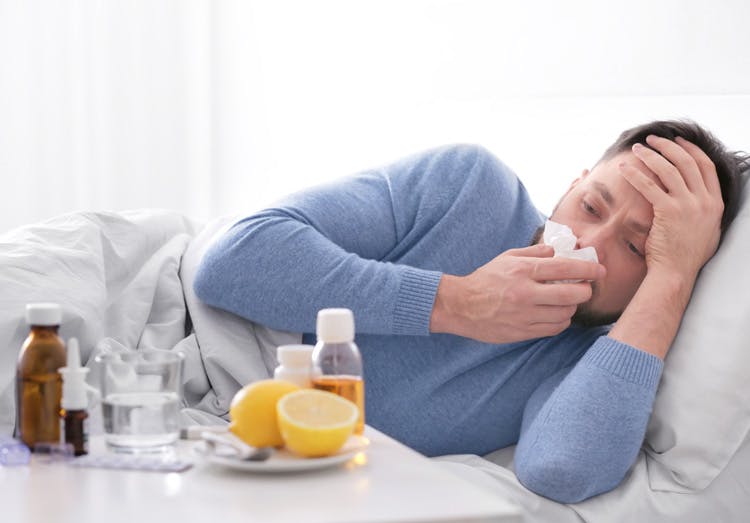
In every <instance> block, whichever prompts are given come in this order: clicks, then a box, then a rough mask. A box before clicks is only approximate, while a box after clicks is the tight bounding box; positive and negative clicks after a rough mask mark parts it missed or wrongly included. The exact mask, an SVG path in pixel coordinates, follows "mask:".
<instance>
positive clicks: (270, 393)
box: [229, 379, 299, 447]
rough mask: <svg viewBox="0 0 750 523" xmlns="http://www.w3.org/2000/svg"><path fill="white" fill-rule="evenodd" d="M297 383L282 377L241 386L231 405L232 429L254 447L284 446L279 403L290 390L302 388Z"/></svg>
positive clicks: (230, 425) (230, 428)
mask: <svg viewBox="0 0 750 523" xmlns="http://www.w3.org/2000/svg"><path fill="white" fill-rule="evenodd" d="M298 389H299V387H298V386H297V385H295V384H294V383H290V382H288V381H282V380H272V379H267V380H260V381H256V382H254V383H251V384H249V385H246V386H244V387H243V388H241V389H240V390H239V391H238V392H237V394H235V395H234V398H232V403H231V405H230V406H229V418H230V420H231V423H230V424H229V430H230V431H231V432H232V433H233V434H234V435H235V436H237V437H238V438H240V439H241V440H242V441H244V442H245V443H247V444H248V445H252V446H253V447H281V446H282V445H283V444H284V440H283V439H282V438H281V433H280V432H279V424H278V421H277V416H276V403H277V402H278V401H279V398H281V397H282V396H284V395H285V394H287V393H289V392H293V391H295V390H298Z"/></svg>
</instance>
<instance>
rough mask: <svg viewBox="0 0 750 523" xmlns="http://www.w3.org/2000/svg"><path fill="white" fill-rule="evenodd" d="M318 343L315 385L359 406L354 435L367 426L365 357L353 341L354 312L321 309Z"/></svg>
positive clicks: (314, 386) (317, 328) (313, 357)
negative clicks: (364, 378)
mask: <svg viewBox="0 0 750 523" xmlns="http://www.w3.org/2000/svg"><path fill="white" fill-rule="evenodd" d="M316 330H317V335H318V343H317V344H316V345H315V350H313V355H312V359H313V376H312V386H313V388H315V389H320V390H325V391H328V392H333V393H334V394H338V395H339V396H342V397H344V398H346V399H348V400H350V401H352V402H353V403H355V404H356V405H357V407H359V419H358V420H357V425H356V426H355V428H354V433H355V434H362V433H363V432H364V429H365V382H364V380H363V378H362V356H361V355H360V353H359V349H358V348H357V345H356V344H355V343H354V314H353V313H352V311H351V310H349V309H322V310H320V311H318V321H317V326H316Z"/></svg>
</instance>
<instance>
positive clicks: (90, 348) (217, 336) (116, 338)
mask: <svg viewBox="0 0 750 523" xmlns="http://www.w3.org/2000/svg"><path fill="white" fill-rule="evenodd" d="M230 222H231V219H230V218H224V219H219V220H216V221H215V222H212V223H210V224H208V225H207V226H205V227H202V228H200V230H201V233H200V234H198V235H197V236H196V231H197V230H198V229H199V228H198V227H197V226H196V224H194V223H192V222H190V221H189V220H187V219H186V218H184V217H183V216H181V215H179V214H176V213H172V212H166V211H132V212H121V213H74V214H69V215H65V216H61V217H58V218H55V219H52V220H49V221H46V222H43V223H41V224H36V225H33V226H28V227H23V228H20V229H16V230H14V231H11V232H9V233H7V234H5V235H3V236H2V237H0V289H2V297H0V347H2V350H0V434H10V433H11V432H12V428H13V423H14V420H15V389H14V383H15V364H16V359H17V356H18V352H19V350H20V348H21V344H22V342H23V339H24V338H25V337H26V335H27V332H28V327H27V326H26V324H25V321H24V307H25V304H26V303H28V302H34V301H56V302H59V303H61V304H62V306H63V324H62V327H61V330H60V333H61V336H62V337H63V338H64V339H66V340H67V339H68V338H69V337H72V336H75V337H77V338H78V339H79V340H80V342H81V353H82V358H83V360H84V361H86V362H87V366H89V367H91V368H92V372H91V373H90V374H89V381H90V382H91V383H92V384H93V385H97V383H96V382H97V379H98V372H97V371H98V369H96V366H95V363H94V358H93V356H94V354H95V352H96V350H138V349H141V348H144V347H152V348H161V349H170V350H180V351H182V352H183V353H184V354H185V356H186V359H185V376H184V383H185V387H184V393H185V407H186V408H185V409H183V414H184V417H185V418H189V420H192V421H193V422H198V423H216V422H219V421H220V420H219V417H224V418H226V415H227V412H228V410H229V403H230V401H231V399H232V397H233V396H234V394H235V392H236V391H237V390H238V389H239V388H240V387H241V386H243V385H244V384H246V383H249V382H251V381H254V380H257V379H260V378H265V377H268V376H269V375H270V372H271V370H272V369H273V367H274V366H275V365H276V360H275V349H276V346H277V345H280V344H283V343H294V342H299V340H300V336H299V335H296V334H290V333H282V332H277V331H272V330H270V329H266V328H265V327H261V326H256V325H254V324H253V323H251V322H249V321H246V320H243V319H241V318H239V317H237V316H234V315H232V314H228V313H224V312H221V311H217V310H214V309H211V308H209V307H206V306H205V305H203V304H201V303H199V302H198V301H197V299H196V298H195V295H194V294H193V291H192V279H193V275H194V274H195V269H196V266H197V264H198V262H199V261H200V258H201V256H202V253H203V250H204V249H205V246H206V245H207V243H208V242H209V241H210V240H211V238H212V237H213V235H214V234H215V233H217V231H219V230H220V229H221V228H222V227H224V226H227V225H229V223H230ZM191 325H192V328H191ZM93 418H94V419H93V421H95V419H96V417H95V416H93ZM189 420H188V419H185V420H184V422H185V423H188V422H189ZM96 429H97V427H96V424H95V423H94V426H93V427H92V430H93V431H94V432H95V431H96Z"/></svg>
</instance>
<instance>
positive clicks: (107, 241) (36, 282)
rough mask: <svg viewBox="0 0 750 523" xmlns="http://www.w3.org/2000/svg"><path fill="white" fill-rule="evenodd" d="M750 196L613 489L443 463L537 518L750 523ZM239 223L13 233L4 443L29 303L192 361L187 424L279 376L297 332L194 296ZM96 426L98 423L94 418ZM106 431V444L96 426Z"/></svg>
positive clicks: (119, 217)
mask: <svg viewBox="0 0 750 523" xmlns="http://www.w3.org/2000/svg"><path fill="white" fill-rule="evenodd" d="M749 190H750V185H747V184H745V185H744V187H743V205H742V208H741V211H740V215H739V216H738V218H737V220H736V222H735V223H734V224H733V225H732V227H731V228H730V230H729V232H728V233H727V236H726V237H725V239H724V241H723V243H722V246H721V249H720V251H719V253H718V254H717V255H716V256H715V257H714V258H713V259H712V260H711V261H710V262H709V264H708V265H707V266H706V267H705V268H704V270H703V271H702V273H701V276H700V278H699V281H698V282H697V285H696V288H695V291H694V294H693V299H692V301H691V303H690V306H689V308H688V311H687V313H686V315H685V318H684V319H683V322H682V325H681V328H680V331H679V334H678V337H677V339H676V340H675V343H674V346H673V349H672V351H671V352H670V354H669V356H668V359H667V361H666V365H665V371H664V376H663V379H662V383H661V385H660V388H659V391H658V393H657V398H656V403H655V406H654V412H653V415H652V418H651V422H650V424H649V428H648V431H647V435H646V439H645V441H644V445H643V448H642V450H641V452H640V454H639V456H638V459H637V461H636V463H635V464H634V465H633V467H632V468H631V470H630V471H629V473H628V475H627V477H626V478H625V480H624V481H623V483H622V484H621V485H620V486H619V487H618V488H616V489H615V490H613V491H612V492H609V493H606V494H603V495H600V496H597V497H595V498H592V499H589V500H587V501H585V502H582V503H578V504H574V505H562V504H558V503H555V502H553V501H550V500H548V499H545V498H542V497H540V496H537V495H536V494H534V493H532V492H530V491H528V490H526V489H525V488H524V487H522V486H521V485H520V484H519V483H518V481H517V480H516V478H515V475H514V473H513V451H514V449H513V447H509V448H505V449H501V450H498V451H496V452H493V453H492V454H490V455H487V456H483V457H480V456H471V455H456V456H442V457H439V458H434V460H435V461H436V462H438V463H440V464H441V466H442V467H445V468H446V469H448V470H451V471H452V472H454V473H455V474H458V475H460V476H462V477H464V478H466V479H467V480H469V481H472V482H474V483H476V484H477V485H480V486H481V487H482V488H486V489H488V490H489V491H491V492H493V493H494V494H496V495H498V496H502V497H505V498H511V499H513V500H515V501H516V502H517V503H518V504H519V505H520V506H521V507H522V509H523V512H524V514H525V516H526V519H527V520H530V521H555V522H567V521H571V522H573V521H575V522H580V521H585V522H598V521H607V522H616V521H657V520H658V521H675V522H677V521H679V522H692V521H695V522H698V521H701V522H703V521H707V520H712V521H722V522H723V521H726V522H733V521H745V520H747V514H748V513H750V350H749V349H750V343H748V342H747V340H746V338H745V336H744V330H745V328H746V325H747V323H748V320H749V319H750V271H747V270H746V269H745V266H746V264H747V262H746V260H747V259H748V258H750V245H748V243H747V241H746V239H747V238H750V204H748V203H746V200H747V197H748V191H749ZM234 219H235V217H232V216H224V217H220V218H217V219H215V220H213V221H211V222H209V223H205V224H198V223H195V222H193V221H191V220H190V219H188V218H187V217H185V216H182V215H180V214H177V213H174V212H169V211H161V210H134V211H128V212H78V213H72V214H67V215H64V216H59V217H56V218H54V219H51V220H48V221H45V222H42V223H37V224H33V225H29V226H25V227H21V228H18V229H15V230H13V231H10V232H8V233H5V234H4V235H2V236H0V288H2V289H3V295H2V297H1V298H0V434H10V433H11V432H12V428H13V424H14V417H15V406H14V378H15V375H14V369H15V360H16V357H17V354H18V350H19V349H20V346H21V343H22V341H23V338H24V337H25V335H26V332H27V327H26V325H25V323H24V319H23V316H24V305H25V303H27V302H33V301H57V302H60V303H62V304H63V309H64V312H63V325H62V327H61V335H62V336H63V338H66V339H67V338H69V337H71V336H76V337H78V338H79V340H80V342H81V351H82V358H83V360H84V361H86V362H87V365H88V366H89V367H91V368H92V372H91V373H90V378H89V379H90V381H91V382H92V383H96V380H97V369H96V365H95V363H94V361H93V357H92V356H93V354H94V353H95V352H96V351H122V350H134V349H140V348H145V347H158V348H168V349H171V350H180V351H182V352H183V353H184V354H185V356H186V359H185V378H184V395H185V402H186V406H185V408H184V409H183V410H182V417H183V422H184V423H215V422H218V421H220V418H221V417H222V416H224V415H225V414H226V412H227V411H228V407H229V402H230V401H231V399H232V397H233V395H234V393H235V392H236V391H237V390H238V389H239V388H240V387H241V386H242V385H244V384H245V383H248V382H251V381H254V380H257V379H261V378H265V377H268V376H270V375H271V373H272V369H273V368H274V367H275V366H276V360H275V354H274V352H275V347H276V346H277V345H280V344H284V343H294V342H298V341H299V340H300V336H299V335H298V334H295V333H288V332H279V331H274V330H271V329H268V328H266V327H264V326H262V325H257V324H253V323H251V322H248V321H245V320H243V319H241V318H238V317H236V316H233V315H231V314H228V313H224V312H221V311H217V310H214V309H211V308H209V307H206V306H205V305H203V304H201V303H200V302H199V301H198V300H197V299H196V297H195V295H194V294H193V291H192V281H193V277H194V274H195V270H196V267H197V264H198V262H199V261H200V259H201V256H202V254H203V252H204V251H205V249H206V247H207V246H208V245H209V244H210V243H211V242H212V241H213V239H214V238H216V236H217V235H219V234H221V233H222V231H223V230H224V229H225V228H226V227H228V226H229V225H230V224H231V223H232V222H233V221H234ZM94 414H95V413H94ZM93 418H94V419H93V420H92V427H93V428H92V431H96V426H97V425H96V423H97V421H96V416H93Z"/></svg>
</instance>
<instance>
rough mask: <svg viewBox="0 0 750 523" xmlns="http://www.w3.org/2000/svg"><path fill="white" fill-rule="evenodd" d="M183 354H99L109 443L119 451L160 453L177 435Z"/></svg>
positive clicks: (105, 426) (170, 444)
mask: <svg viewBox="0 0 750 523" xmlns="http://www.w3.org/2000/svg"><path fill="white" fill-rule="evenodd" d="M183 360H184V355H183V354H182V353H179V352H172V351H167V350H156V349H144V350H138V351H132V352H125V353H122V352H121V353H107V354H101V355H99V356H97V358H96V361H97V363H98V364H99V365H100V372H101V388H102V390H101V393H102V419H103V422H104V434H105V440H106V442H107V445H108V446H109V447H110V448H111V449H112V450H115V451H119V452H134V453H135V452H162V451H167V450H170V449H172V447H173V445H174V444H175V442H176V441H177V438H178V437H179V434H180V426H179V417H180V407H181V397H182V367H183Z"/></svg>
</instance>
